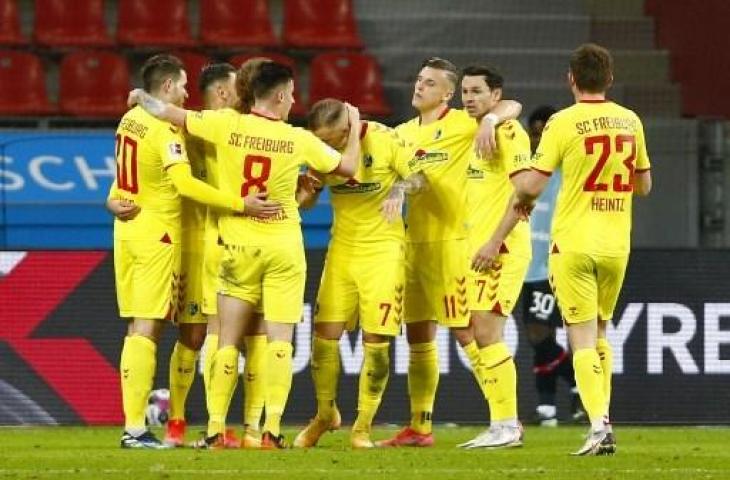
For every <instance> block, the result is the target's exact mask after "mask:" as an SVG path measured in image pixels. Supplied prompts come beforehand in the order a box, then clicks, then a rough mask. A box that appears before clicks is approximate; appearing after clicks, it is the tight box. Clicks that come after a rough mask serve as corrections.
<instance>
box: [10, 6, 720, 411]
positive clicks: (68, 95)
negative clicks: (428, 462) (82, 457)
mask: <svg viewBox="0 0 730 480" xmlns="http://www.w3.org/2000/svg"><path fill="white" fill-rule="evenodd" d="M70 4H73V10H72V12H70V9H69V8H68V7H69V5H70ZM224 4H231V5H235V10H232V11H231V12H228V13H226V12H225V11H223V15H221V18H223V19H225V18H229V19H231V18H233V19H241V20H240V21H239V22H238V23H245V25H246V28H235V27H238V23H235V25H234V29H233V30H231V31H230V34H231V36H232V37H233V38H232V39H230V42H231V43H225V42H226V39H225V38H220V37H218V38H211V36H210V34H211V32H217V33H221V32H224V30H223V29H221V28H215V29H210V28H208V29H206V28H204V27H203V23H204V22H205V21H207V20H204V19H206V18H207V19H208V20H209V19H210V18H211V17H210V16H206V13H205V12H207V11H208V9H212V10H215V9H214V8H213V7H214V6H216V7H218V8H219V9H220V8H221V5H224ZM84 5H89V6H90V9H89V12H90V13H89V15H87V16H84V15H82V12H83V11H84V8H83V7H84ZM152 5H154V9H153V8H152ZM95 8H96V10H95ZM297 8H299V10H297ZM95 12H96V13H97V15H95V14H94V13H95ZM123 12H131V13H132V14H131V15H126V14H124V13H123ZM145 12H147V13H145ZM175 12H177V13H178V14H179V16H178V17H175ZM70 13H73V15H71V14H70ZM135 13H136V14H137V16H138V17H139V16H141V17H142V18H151V20H149V23H148V25H151V27H150V28H148V29H147V30H145V29H144V28H142V29H137V30H134V29H133V28H132V27H131V26H132V25H133V24H134V14H135ZM155 13H162V14H164V15H162V16H161V17H159V18H163V19H166V20H164V21H162V22H161V23H155V22H160V20H155V18H157V17H155V15H154V14H155ZM218 13H221V12H220V11H219V12H218ZM146 15H147V16H146ZM255 15H258V17H255ZM729 15H730V5H729V4H727V3H726V2H723V1H721V0H705V1H703V2H693V3H690V4H687V2H679V1H675V0H661V1H660V0H646V1H643V2H642V1H640V0H614V1H611V2H603V1H600V0H553V1H551V2H543V1H539V0H520V1H518V2H515V1H510V0H450V1H448V2H447V1H445V0H399V1H387V0H353V1H348V0H272V1H269V2H267V1H265V0H261V1H248V0H246V1H206V0H199V1H185V0H164V1H159V0H158V1H156V2H149V1H143V0H122V1H120V2H112V1H106V2H102V1H100V0H83V1H81V0H79V1H74V2H69V1H66V2H64V1H61V0H45V1H42V0H36V1H35V2H33V1H24V0H19V1H12V0H0V44H2V47H0V126H1V127H3V128H2V130H0V202H1V203H0V249H1V250H3V252H0V274H1V275H2V277H1V278H0V424H18V423H118V422H120V420H121V405H120V397H119V387H118V376H117V372H116V365H117V363H118V358H119V349H120V348H121V338H122V335H123V329H124V326H123V324H122V322H120V321H119V320H118V319H117V314H116V305H115V297H114V289H113V274H112V271H111V262H110V257H109V253H108V249H109V248H110V245H111V220H110V218H109V216H108V214H107V213H106V212H105V211H104V209H103V206H102V204H103V200H104V198H105V196H106V192H107V190H108V186H109V183H110V182H111V179H112V176H113V175H114V166H113V158H112V150H113V148H112V147H113V143H112V142H113V131H112V129H113V128H114V126H115V122H116V120H117V119H118V117H119V116H120V115H121V114H122V113H123V101H124V98H126V92H127V90H128V88H129V86H130V84H137V83H136V80H137V79H136V70H137V67H138V66H139V64H140V62H141V61H142V60H143V59H144V58H145V57H146V56H148V55H150V54H151V53H154V52H158V51H173V52H183V53H184V55H183V59H184V60H185V61H186V62H188V65H189V67H188V69H189V73H191V74H194V72H195V71H196V70H197V69H199V67H200V65H202V64H204V63H206V62H207V61H208V59H215V60H225V59H230V58H231V57H234V56H236V55H251V54H261V53H270V54H277V55H285V56H286V57H285V58H288V59H290V61H292V62H293V64H294V65H295V66H296V68H297V78H298V84H297V88H298V90H299V104H298V105H299V108H298V109H297V110H296V112H295V113H297V114H298V115H299V116H295V119H294V121H295V123H296V122H298V121H300V120H301V116H300V115H301V112H303V111H305V109H306V105H307V104H308V103H310V102H311V101H312V100H313V99H315V98H317V96H318V95H321V93H318V92H324V94H325V95H328V96H329V95H331V96H342V97H344V98H347V99H349V100H351V101H352V102H353V103H355V104H356V105H358V106H360V107H361V109H362V111H363V112H364V113H365V114H368V115H369V116H370V118H376V119H378V120H381V121H383V122H385V123H388V124H395V123H397V122H399V121H402V120H404V119H406V118H408V117H409V116H411V115H412V114H413V113H412V111H411V109H410V107H409V99H410V92H411V89H412V80H413V76H414V74H415V72H416V70H417V67H418V65H419V63H420V61H421V60H422V59H423V58H426V57H428V56H432V55H440V56H443V57H445V58H449V59H451V60H453V61H454V62H455V63H457V64H458V65H460V66H463V65H465V64H467V63H469V62H471V61H478V62H485V61H486V62H488V63H491V64H494V65H496V66H498V67H500V68H501V70H502V71H503V73H504V74H505V77H506V82H507V86H506V88H505V96H506V97H508V98H515V99H517V100H519V101H521V102H522V103H523V114H524V115H527V114H529V112H530V111H531V110H532V109H534V108H535V107H537V106H538V105H541V104H552V105H555V106H557V107H562V106H566V105H568V104H570V102H571V98H570V95H569V92H568V90H567V87H566V86H565V82H564V77H565V70H566V64H567V57H568V55H569V53H570V51H571V50H572V49H573V48H575V47H576V46H577V45H579V44H580V43H583V42H586V41H594V42H597V43H600V44H602V45H605V46H607V47H609V48H611V49H612V51H613V53H614V55H615V59H616V71H615V77H616V85H615V87H614V88H613V89H612V91H611V94H610V97H611V98H613V99H615V100H616V101H618V102H621V103H624V104H626V105H627V106H629V107H631V108H634V109H635V110H636V111H637V112H638V113H639V114H640V115H641V116H642V118H643V119H644V122H645V127H646V132H647V142H648V145H649V152H650V156H651V158H652V162H653V165H654V168H653V175H654V180H655V189H654V191H653V192H652V196H651V197H650V198H649V199H646V200H645V199H641V200H640V201H638V202H636V212H635V224H634V225H635V228H634V245H635V246H636V247H637V248H636V251H635V252H634V254H633V256H632V260H631V263H630V269H629V273H628V276H627V282H626V284H625V287H624V291H623V294H622V297H621V301H620V305H619V308H618V309H617V315H616V326H615V330H614V331H613V332H612V336H613V341H614V345H621V346H622V347H621V348H617V354H616V365H615V373H616V375H615V377H614V379H615V385H616V389H615V391H616V392H620V393H619V394H618V395H616V397H615V401H614V403H613V413H614V418H615V420H616V421H617V422H668V423H727V422H728V420H729V419H730V416H728V411H727V405H728V401H729V400H730V378H729V377H728V375H730V320H728V318H729V317H730V288H729V287H730V280H728V278H727V274H726V270H727V268H726V267H725V266H726V265H727V264H728V263H730V252H728V251H727V250H726V248H727V247H728V245H730V222H726V221H725V218H726V216H727V214H728V212H729V211H730V196H729V195H728V194H727V193H726V192H727V191H728V190H727V189H728V187H730V185H728V182H730V175H728V172H727V168H728V167H727V165H728V157H729V156H730V153H729V151H728V149H730V145H728V138H729V136H728V135H729V134H728V124H727V119H728V118H730V97H727V96H726V95H725V93H726V92H725V91H724V83H723V82H722V81H720V80H717V81H716V80H715V78H716V77H717V78H723V77H726V76H727V73H728V72H729V71H730V55H728V53H727V52H728V51H730V38H728V37H727V36H726V35H723V34H722V33H721V32H723V31H724V24H723V22H724V19H727V18H728V17H729ZM252 16H254V17H253V18H258V20H257V21H252V20H251V18H252ZM316 17H319V18H320V20H319V21H321V23H317V22H318V21H317V20H316ZM322 17H324V18H323V19H322ZM72 18H74V19H76V21H79V19H81V20H83V22H81V21H79V22H80V23H73V22H72V21H71V20H70V19H72ZM84 18H85V20H84ZM170 18H175V20H174V21H171V20H170ZM261 19H266V22H263V21H261ZM94 20H96V25H97V26H100V27H99V28H91V27H90V28H81V26H80V24H81V23H84V22H86V23H87V24H89V25H91V24H94ZM297 20H299V22H297ZM142 23H144V22H142ZM297 23H299V24H300V26H303V27H304V28H302V29H300V31H299V33H298V34H297V31H296V26H297ZM54 24H55V25H54ZM59 25H60V26H59ZM64 25H65V26H70V31H71V34H70V35H69V34H68V33H64V32H63V30H64V28H63V27H64ZM266 25H270V26H271V30H267V28H265V27H266ZM688 25H696V26H699V25H701V26H702V27H701V28H699V29H698V28H693V31H694V32H695V33H693V34H692V35H688V34H687V28H688ZM254 26H255V27H256V28H253V27H254ZM317 26H319V27H318V28H319V30H318V29H317V28H316V27H317ZM259 27H264V28H259ZM125 32H126V33H125ZM130 32H131V33H130ZM257 32H258V33H257ZM328 42H329V43H328ZM239 58H240V57H239ZM34 68H37V71H36V72H35V73H34ZM191 76H192V77H194V76H195V75H191ZM323 82H324V83H323ZM360 83H362V85H360ZM338 88H341V90H338ZM75 90H76V91H78V92H76V93H79V92H80V93H83V94H84V97H85V98H83V99H79V98H75V97H74V91H75ZM190 91H194V79H193V81H192V82H191V88H190ZM338 92H339V93H338ZM457 96H458V95H457ZM195 102H196V99H195V98H194V97H193V98H191V103H192V105H193V106H195ZM95 103H96V105H95ZM454 106H458V99H457V100H455V102H454ZM330 219H331V211H330V208H329V205H328V203H327V200H326V197H325V201H324V202H323V203H322V204H321V205H319V206H318V207H316V208H315V209H314V210H313V211H311V212H307V213H306V214H305V216H304V231H305V238H306V242H307V247H308V258H309V281H308V289H307V298H306V301H307V302H309V303H310V304H311V301H312V299H313V296H314V294H315V292H316V286H317V283H318V276H319V272H320V271H321V262H322V258H323V254H324V250H323V249H324V248H325V247H326V242H327V239H328V233H327V232H328V228H329V223H330ZM515 317H516V318H517V319H519V312H515ZM308 321H309V317H308V316H307V315H305V319H304V321H303V323H302V324H300V326H299V328H298V332H297V341H296V348H297V351H296V354H295V357H296V360H295V362H296V365H297V374H296V376H295V384H294V388H293V391H292V395H291V397H290V403H289V407H288V412H287V417H286V420H287V421H291V422H301V421H304V420H306V419H307V418H309V416H311V415H312V414H313V411H312V410H313V407H314V402H313V389H312V386H311V381H310V378H309V372H308V369H307V363H306V358H307V353H308V349H309V345H308V336H309V332H310V329H311V328H310V325H309V323H308ZM522 333H523V329H522V326H521V324H520V322H519V320H518V321H517V322H514V323H512V327H511V328H510V329H509V334H508V338H509V343H510V346H511V347H512V348H513V349H515V350H516V358H517V361H518V369H519V378H520V389H519V392H520V414H521V416H522V417H523V418H529V416H530V414H531V412H532V409H533V408H534V405H535V391H534V386H533V382H532V374H531V372H530V368H529V366H530V356H531V352H530V349H529V346H528V345H527V343H526V339H525V338H524V335H523V334H522ZM173 335H174V332H173V330H172V329H168V332H167V336H166V340H165V342H166V343H165V345H164V346H163V347H162V348H161V349H160V355H159V360H158V375H157V379H156V386H157V387H163V386H165V384H166V378H167V360H168V358H167V357H168V352H169V351H170V349H171V341H172V339H173ZM439 341H440V349H441V352H442V353H443V355H441V362H442V364H441V365H442V377H441V386H440V389H439V397H438V400H437V406H436V409H437V410H436V413H435V418H436V419H437V420H438V421H443V422H446V421H450V422H477V421H482V420H483V419H484V418H485V415H486V412H485V410H484V406H483V402H482V401H481V400H480V397H479V395H478V392H477V389H476V387H475V385H474V383H473V380H472V377H471V374H470V373H469V372H468V370H467V369H466V367H465V363H464V362H462V361H461V360H460V357H459V353H458V349H457V347H456V346H455V343H454V341H453V340H452V339H449V338H448V336H446V335H443V336H441V337H440V340H439ZM394 349H395V350H396V351H395V356H394V361H393V372H394V375H392V377H391V384H390V386H389V389H388V392H387V394H386V397H385V399H384V403H383V408H382V409H381V413H380V414H379V416H378V420H379V421H387V422H401V421H403V420H404V419H406V417H407V397H406V392H405V389H406V383H405V375H404V373H405V365H407V348H406V347H405V343H404V340H403V339H402V338H401V339H399V341H398V342H397V343H396V346H395V347H394ZM341 350H342V352H343V371H344V372H345V373H346V375H345V376H344V378H343V380H342V382H341V387H340V392H341V404H342V407H343V413H344V412H347V413H346V414H345V420H346V421H347V420H351V419H352V412H353V411H354V403H355V386H356V372H357V370H358V367H359V359H360V358H361V350H358V349H357V348H356V347H353V339H343V341H342V349H341ZM619 351H620V352H621V353H619ZM359 355H360V356H359ZM201 384H202V382H201V381H196V384H195V385H194V387H193V391H192V393H191V399H190V400H191V401H190V402H189V410H190V418H191V420H193V421H197V420H202V419H203V403H202V386H201ZM559 398H560V399H561V400H564V399H565V395H562V396H561V395H559ZM236 402H237V403H235V404H234V406H233V407H232V409H231V414H230V420H231V422H234V421H237V420H238V419H239V417H240V413H238V412H240V395H237V396H236ZM559 407H560V414H561V415H563V416H564V415H565V414H566V413H567V405H566V404H564V403H561V404H560V405H559Z"/></svg>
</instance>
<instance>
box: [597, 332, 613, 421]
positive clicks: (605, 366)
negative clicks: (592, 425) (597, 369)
mask: <svg viewBox="0 0 730 480" xmlns="http://www.w3.org/2000/svg"><path fill="white" fill-rule="evenodd" d="M596 351H597V352H598V358H600V359H601V369H602V370H603V394H604V395H605V396H606V412H608V411H609V410H610V406H611V377H612V376H613V349H612V348H611V344H610V343H608V340H607V339H605V338H599V339H598V343H597V344H596Z"/></svg>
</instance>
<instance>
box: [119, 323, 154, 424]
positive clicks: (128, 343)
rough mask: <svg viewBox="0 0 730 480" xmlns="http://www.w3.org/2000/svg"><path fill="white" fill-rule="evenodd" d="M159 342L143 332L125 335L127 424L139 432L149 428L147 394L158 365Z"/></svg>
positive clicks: (123, 361)
mask: <svg viewBox="0 0 730 480" xmlns="http://www.w3.org/2000/svg"><path fill="white" fill-rule="evenodd" d="M156 354H157V345H156V344H155V342H153V341H152V340H150V339H149V338H147V337H144V336H142V335H133V336H131V337H125V339H124V347H122V358H121V361H120V362H119V367H120V371H121V372H120V373H121V379H122V405H123V407H124V428H125V429H126V430H127V431H129V430H134V431H137V432H139V431H140V429H141V430H142V431H144V430H145V428H146V427H145V409H146V408H147V397H149V395H150V390H152V381H153V379H154V377H155V368H157V357H156Z"/></svg>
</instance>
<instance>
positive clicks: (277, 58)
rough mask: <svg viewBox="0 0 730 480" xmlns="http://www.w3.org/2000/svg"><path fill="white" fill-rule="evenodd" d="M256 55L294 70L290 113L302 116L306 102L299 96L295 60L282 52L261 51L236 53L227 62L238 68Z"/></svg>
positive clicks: (304, 113) (305, 110)
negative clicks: (292, 101) (292, 102)
mask: <svg viewBox="0 0 730 480" xmlns="http://www.w3.org/2000/svg"><path fill="white" fill-rule="evenodd" d="M256 57H266V58H269V59H271V60H272V61H274V62H276V63H281V64H283V65H286V66H288V67H289V68H291V69H292V71H293V72H294V102H295V103H294V106H293V107H292V111H291V114H292V115H293V116H295V117H303V116H304V115H306V113H307V105H306V103H305V102H304V101H303V100H301V98H300V97H301V96H300V90H298V89H299V86H300V85H301V84H300V83H299V81H298V78H299V77H298V73H297V62H296V61H295V60H294V59H293V58H291V57H288V56H286V55H284V54H282V53H272V52H262V53H244V54H241V55H236V56H234V57H231V58H230V60H229V62H231V65H233V66H234V67H236V69H238V68H239V67H240V66H241V64H242V63H243V62H245V61H246V60H248V59H250V58H256Z"/></svg>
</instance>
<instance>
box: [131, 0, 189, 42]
mask: <svg viewBox="0 0 730 480" xmlns="http://www.w3.org/2000/svg"><path fill="white" fill-rule="evenodd" d="M118 8H119V10H118V13H117V41H118V42H119V43H121V44H123V45H131V46H135V47H139V46H158V47H161V46H180V47H185V46H191V45H193V44H194V43H195V41H194V40H193V39H192V37H191V36H190V24H189V22H188V8H187V1H186V0H155V1H154V2H151V1H149V0H120V2H119V7H118Z"/></svg>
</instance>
